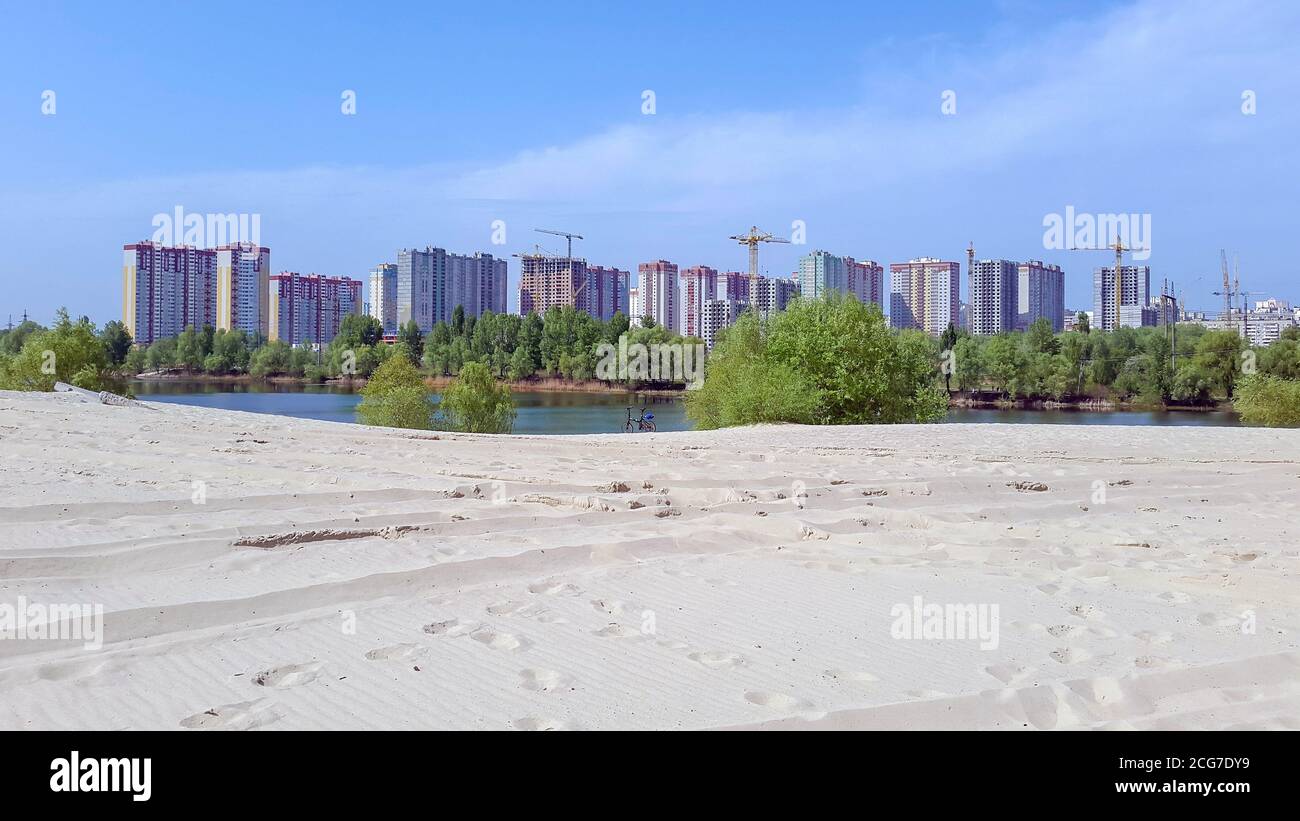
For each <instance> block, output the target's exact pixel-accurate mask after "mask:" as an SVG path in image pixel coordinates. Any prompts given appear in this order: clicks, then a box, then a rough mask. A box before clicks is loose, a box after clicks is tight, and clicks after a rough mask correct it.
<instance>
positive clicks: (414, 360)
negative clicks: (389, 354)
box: [397, 319, 424, 365]
mask: <svg viewBox="0 0 1300 821" xmlns="http://www.w3.org/2000/svg"><path fill="white" fill-rule="evenodd" d="M397 341H398V342H399V343H401V344H402V345H405V346H406V350H407V356H408V358H409V359H410V361H411V364H412V365H417V364H419V362H420V360H421V358H422V357H423V356H424V332H423V331H421V330H420V323H418V322H416V321H415V320H414V319H412V320H411V321H409V322H407V323H406V324H405V325H403V326H402V327H401V328H399V329H398V331H397Z"/></svg>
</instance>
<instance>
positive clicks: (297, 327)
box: [267, 271, 362, 345]
mask: <svg viewBox="0 0 1300 821" xmlns="http://www.w3.org/2000/svg"><path fill="white" fill-rule="evenodd" d="M361 286H362V283H361V280H359V279H352V278H350V277H327V276H320V275H319V274H299V273H296V272H293V271H282V272H281V273H279V274H276V275H275V276H272V277H271V281H270V293H269V299H268V306H267V310H268V315H269V321H270V335H269V337H270V339H272V340H277V339H278V340H282V341H284V342H287V343H289V344H290V345H302V344H304V343H305V344H316V345H327V344H329V343H330V341H331V340H333V339H334V337H336V336H338V333H339V325H340V324H342V322H343V317H345V316H347V315H349V314H360V313H361Z"/></svg>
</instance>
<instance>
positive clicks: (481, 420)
mask: <svg viewBox="0 0 1300 821" xmlns="http://www.w3.org/2000/svg"><path fill="white" fill-rule="evenodd" d="M438 411H439V413H440V414H441V416H442V421H443V424H444V425H445V426H446V427H447V428H448V429H450V430H458V431H465V432H467V433H509V432H510V431H511V429H512V428H513V427H514V424H515V406H514V403H513V402H511V400H510V389H509V388H508V387H506V386H505V385H500V384H498V383H497V382H496V380H495V379H493V378H492V372H491V371H490V370H488V366H487V365H485V364H483V363H481V362H467V363H466V364H465V366H464V367H463V368H462V369H461V371H460V376H458V377H457V378H456V380H455V381H453V382H452V383H451V384H450V385H448V386H447V389H446V390H445V391H443V394H442V401H441V402H440V403H439V405H438Z"/></svg>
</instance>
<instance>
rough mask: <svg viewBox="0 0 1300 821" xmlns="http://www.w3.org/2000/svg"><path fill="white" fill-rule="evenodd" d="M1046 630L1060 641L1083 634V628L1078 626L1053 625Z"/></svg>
mask: <svg viewBox="0 0 1300 821" xmlns="http://www.w3.org/2000/svg"><path fill="white" fill-rule="evenodd" d="M1045 629H1046V630H1047V632H1048V633H1050V634H1051V635H1052V636H1054V637H1056V638H1058V639H1061V638H1069V637H1071V636H1077V635H1078V634H1080V633H1082V632H1083V627H1082V626H1081V625H1078V624H1053V625H1052V626H1050V627H1047V628H1045Z"/></svg>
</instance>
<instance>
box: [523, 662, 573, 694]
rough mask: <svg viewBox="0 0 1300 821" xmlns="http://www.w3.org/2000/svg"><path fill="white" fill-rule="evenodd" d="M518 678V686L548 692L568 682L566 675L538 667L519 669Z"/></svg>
mask: <svg viewBox="0 0 1300 821" xmlns="http://www.w3.org/2000/svg"><path fill="white" fill-rule="evenodd" d="M519 679H520V681H519V686H520V687H523V688H524V689H525V690H535V691H537V692H539V693H549V692H551V691H552V690H559V689H562V688H564V687H567V686H568V684H569V677H568V676H566V675H564V674H562V673H558V672H556V671H555V670H545V669H542V668H540V667H539V668H529V669H526V670H520V671H519Z"/></svg>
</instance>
